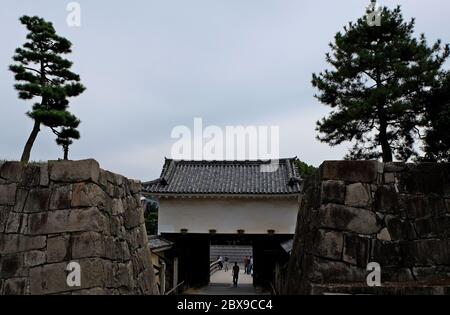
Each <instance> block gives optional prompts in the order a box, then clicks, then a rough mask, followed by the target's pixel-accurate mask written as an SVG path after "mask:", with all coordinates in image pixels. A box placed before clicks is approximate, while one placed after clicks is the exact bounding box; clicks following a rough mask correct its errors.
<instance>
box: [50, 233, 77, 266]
mask: <svg viewBox="0 0 450 315" xmlns="http://www.w3.org/2000/svg"><path fill="white" fill-rule="evenodd" d="M69 246H70V245H69V238H66V237H63V236H56V237H49V238H48V239H47V262H49V263H56V262H61V261H63V260H69V259H71V257H68V252H69Z"/></svg>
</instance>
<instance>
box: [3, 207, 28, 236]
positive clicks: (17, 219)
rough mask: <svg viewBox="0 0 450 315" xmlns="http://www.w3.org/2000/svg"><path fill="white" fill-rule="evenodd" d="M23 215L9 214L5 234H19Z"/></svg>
mask: <svg viewBox="0 0 450 315" xmlns="http://www.w3.org/2000/svg"><path fill="white" fill-rule="evenodd" d="M23 218H24V215H23V214H22V213H16V212H10V213H9V217H8V221H7V223H6V227H5V233H19V232H20V227H21V225H22V220H23Z"/></svg>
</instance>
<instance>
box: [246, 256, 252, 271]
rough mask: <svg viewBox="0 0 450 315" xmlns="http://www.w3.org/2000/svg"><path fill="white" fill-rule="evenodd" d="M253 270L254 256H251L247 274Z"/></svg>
mask: <svg viewBox="0 0 450 315" xmlns="http://www.w3.org/2000/svg"><path fill="white" fill-rule="evenodd" d="M252 270H253V256H250V260H249V263H248V268H247V274H248V275H249V274H251V273H252Z"/></svg>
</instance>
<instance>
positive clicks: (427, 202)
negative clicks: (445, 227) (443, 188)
mask: <svg viewBox="0 0 450 315" xmlns="http://www.w3.org/2000/svg"><path fill="white" fill-rule="evenodd" d="M404 199H405V202H404V203H405V210H406V214H407V216H408V218H410V219H417V218H424V217H431V216H440V215H443V214H445V213H446V207H445V203H444V199H442V198H441V197H440V196H437V195H428V196H424V195H407V196H406V197H405V198H404Z"/></svg>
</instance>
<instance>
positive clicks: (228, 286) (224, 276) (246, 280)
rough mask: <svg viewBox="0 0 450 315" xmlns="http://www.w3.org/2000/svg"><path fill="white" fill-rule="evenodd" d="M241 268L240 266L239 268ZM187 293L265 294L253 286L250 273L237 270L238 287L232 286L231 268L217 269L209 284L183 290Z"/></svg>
mask: <svg viewBox="0 0 450 315" xmlns="http://www.w3.org/2000/svg"><path fill="white" fill-rule="evenodd" d="M242 269H243V268H242V267H241V270H242ZM184 294H187V295H266V294H269V293H268V292H263V291H262V290H261V289H259V288H255V287H254V286H253V277H252V276H251V275H247V274H244V273H243V272H242V271H241V272H239V281H238V287H237V288H235V287H233V278H232V274H231V269H230V270H228V271H227V272H225V271H224V270H219V271H217V272H215V273H214V274H213V275H212V276H211V279H210V284H209V285H208V286H205V287H202V288H191V289H188V290H186V291H185V292H184Z"/></svg>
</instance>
